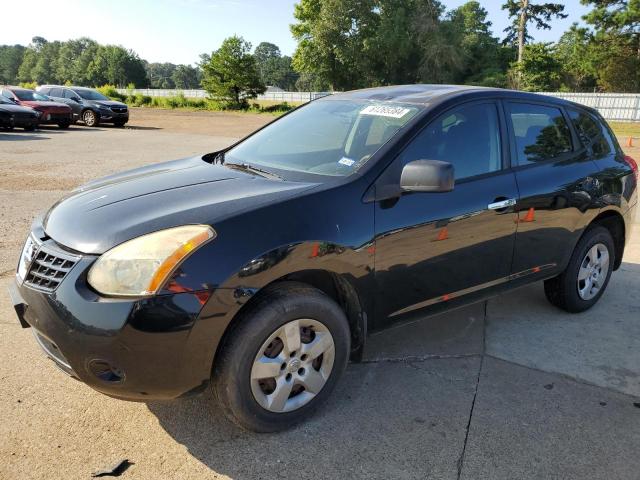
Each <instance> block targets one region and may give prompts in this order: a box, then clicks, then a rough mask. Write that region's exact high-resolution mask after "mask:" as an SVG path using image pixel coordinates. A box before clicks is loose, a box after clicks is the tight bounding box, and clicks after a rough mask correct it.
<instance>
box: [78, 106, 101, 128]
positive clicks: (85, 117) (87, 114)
mask: <svg viewBox="0 0 640 480" xmlns="http://www.w3.org/2000/svg"><path fill="white" fill-rule="evenodd" d="M82 121H83V122H84V124H85V125H86V126H87V127H97V126H98V125H99V124H100V118H99V117H98V114H97V113H96V112H94V111H93V110H85V111H84V112H83V113H82Z"/></svg>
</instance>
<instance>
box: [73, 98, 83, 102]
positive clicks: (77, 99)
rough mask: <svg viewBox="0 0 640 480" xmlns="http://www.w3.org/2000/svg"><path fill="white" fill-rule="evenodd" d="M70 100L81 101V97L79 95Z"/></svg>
mask: <svg viewBox="0 0 640 480" xmlns="http://www.w3.org/2000/svg"><path fill="white" fill-rule="evenodd" d="M72 100H73V101H74V102H76V103H82V99H81V98H80V97H74V98H72Z"/></svg>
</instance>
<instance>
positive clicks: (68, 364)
mask: <svg viewBox="0 0 640 480" xmlns="http://www.w3.org/2000/svg"><path fill="white" fill-rule="evenodd" d="M95 258H96V257H92V256H81V257H80V260H79V261H78V262H77V264H76V265H75V266H74V267H73V268H72V269H71V271H70V272H69V273H68V274H67V276H66V277H65V278H64V280H63V281H62V283H60V285H59V286H58V287H57V288H56V289H55V290H54V291H53V292H46V291H42V290H38V289H36V288H32V287H31V286H27V285H25V284H24V283H22V282H21V281H20V280H19V279H18V278H16V282H15V284H14V285H13V287H12V288H11V290H13V292H12V295H11V296H12V299H13V303H14V305H15V306H16V312H17V313H18V316H19V318H20V319H21V322H24V324H23V326H30V327H32V328H33V330H34V333H35V337H36V340H37V342H38V344H39V345H40V346H41V347H42V349H43V350H44V352H45V353H46V354H47V356H49V357H50V358H51V359H52V360H53V361H54V362H55V363H56V364H57V365H58V366H59V367H60V368H61V369H62V370H63V371H65V372H66V373H68V374H69V375H71V376H73V377H76V378H78V379H79V380H81V381H83V382H85V383H87V384H88V385H89V386H91V387H92V388H94V389H96V390H98V391H100V392H102V393H105V394H107V395H111V396H114V397H118V398H123V399H129V400H150V399H169V398H176V397H179V396H181V395H184V394H187V393H189V392H191V391H197V390H198V389H199V388H202V387H204V386H205V385H206V384H207V382H208V381H209V379H210V375H211V366H212V364H211V362H212V358H213V353H212V349H215V345H216V344H217V341H218V340H219V338H212V339H208V340H206V339H202V338H201V335H192V333H193V330H194V329H193V327H194V325H195V324H196V323H197V322H198V321H199V314H200V312H201V310H202V307H203V303H204V301H205V300H206V299H207V298H208V297H209V295H203V292H181V293H174V294H167V295H158V296H155V297H151V298H146V299H137V300H127V299H108V298H104V297H100V296H99V295H97V294H96V293H95V292H94V291H93V290H91V288H90V287H89V286H88V285H87V283H86V274H87V271H88V268H89V267H90V266H91V264H92V263H93V261H94V260H95ZM217 310H218V311H220V309H217ZM212 321H215V319H214V318H209V319H208V320H204V321H203V322H204V323H208V322H212ZM196 330H197V329H196Z"/></svg>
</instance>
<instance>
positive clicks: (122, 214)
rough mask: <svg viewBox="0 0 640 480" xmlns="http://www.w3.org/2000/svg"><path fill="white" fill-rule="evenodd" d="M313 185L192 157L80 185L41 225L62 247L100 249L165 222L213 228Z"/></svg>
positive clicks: (166, 225)
mask: <svg viewBox="0 0 640 480" xmlns="http://www.w3.org/2000/svg"><path fill="white" fill-rule="evenodd" d="M316 185H317V184H312V183H299V182H289V181H282V180H271V179H267V178H265V177H261V176H256V175H253V174H249V173H245V172H242V171H238V170H232V169H229V168H227V167H224V166H220V165H212V164H210V163H207V162H205V161H204V160H202V158H201V157H194V158H188V159H184V160H177V161H173V162H167V163H160V164H156V165H151V166H148V167H143V168H139V169H136V170H131V171H129V172H125V173H122V174H117V175H112V176H110V177H105V178H103V179H100V180H96V181H94V182H91V183H88V184H86V185H83V186H82V187H80V188H78V189H76V190H74V191H72V192H71V193H70V194H69V195H68V196H66V197H65V198H63V199H61V200H60V201H59V202H57V203H56V204H55V205H54V206H53V207H51V209H50V210H49V211H48V212H47V214H46V215H45V217H44V220H43V224H42V226H43V228H44V231H45V233H46V234H47V235H48V236H49V237H51V238H53V239H54V240H55V241H56V242H58V243H59V244H61V245H63V246H65V247H68V248H70V249H72V250H76V251H78V252H82V253H89V254H100V253H104V252H105V251H107V250H109V249H110V248H112V247H114V246H116V245H118V244H120V243H122V242H125V241H127V240H130V239H132V238H135V237H138V236H140V235H144V234H146V233H150V232H154V231H157V230H161V229H164V228H170V227H175V226H179V225H187V224H207V225H212V226H213V227H214V228H215V224H216V222H219V221H221V220H223V219H224V218H228V217H230V216H233V215H237V214H239V213H242V212H244V211H247V210H250V209H254V208H258V207H262V206H264V205H267V204H269V203H272V202H277V201H281V200H284V199H286V198H290V197H291V196H294V195H297V194H299V193H300V192H302V191H304V190H307V189H310V188H313V187H314V186H316Z"/></svg>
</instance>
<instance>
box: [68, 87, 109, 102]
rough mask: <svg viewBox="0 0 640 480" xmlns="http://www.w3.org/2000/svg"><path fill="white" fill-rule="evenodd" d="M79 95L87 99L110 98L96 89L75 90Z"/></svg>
mask: <svg viewBox="0 0 640 480" xmlns="http://www.w3.org/2000/svg"><path fill="white" fill-rule="evenodd" d="M74 92H76V93H77V94H78V95H80V96H81V97H82V98H84V99H85V100H109V98H107V97H105V96H104V95H102V94H101V93H100V92H96V91H95V90H79V89H78V90H74Z"/></svg>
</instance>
